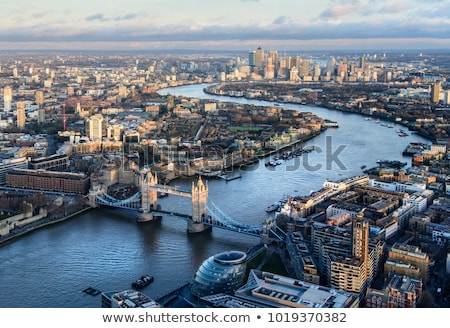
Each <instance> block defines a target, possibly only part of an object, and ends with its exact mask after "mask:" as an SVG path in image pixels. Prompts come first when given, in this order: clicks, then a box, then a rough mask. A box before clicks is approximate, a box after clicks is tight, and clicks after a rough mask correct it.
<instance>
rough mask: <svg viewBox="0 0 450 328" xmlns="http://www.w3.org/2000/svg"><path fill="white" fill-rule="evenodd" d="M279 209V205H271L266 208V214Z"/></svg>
mask: <svg viewBox="0 0 450 328" xmlns="http://www.w3.org/2000/svg"><path fill="white" fill-rule="evenodd" d="M279 208H280V205H279V204H272V205H269V206H267V208H266V212H268V213H270V212H274V211H276V210H277V209H279Z"/></svg>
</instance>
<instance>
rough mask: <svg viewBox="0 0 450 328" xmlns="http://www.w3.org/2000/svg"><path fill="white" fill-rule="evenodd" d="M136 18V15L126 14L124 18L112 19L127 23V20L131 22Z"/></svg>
mask: <svg viewBox="0 0 450 328" xmlns="http://www.w3.org/2000/svg"><path fill="white" fill-rule="evenodd" d="M137 17H138V14H134V13H133V14H127V15H125V16H118V17H116V18H114V20H115V21H116V22H117V21H127V20H133V19H135V18H137Z"/></svg>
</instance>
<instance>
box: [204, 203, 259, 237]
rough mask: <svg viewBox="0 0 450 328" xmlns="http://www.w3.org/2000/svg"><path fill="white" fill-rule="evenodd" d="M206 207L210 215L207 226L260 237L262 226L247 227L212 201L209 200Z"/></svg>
mask: <svg viewBox="0 0 450 328" xmlns="http://www.w3.org/2000/svg"><path fill="white" fill-rule="evenodd" d="M204 205H205V207H206V209H207V210H208V213H209V215H210V218H208V222H205V223H207V224H213V225H218V226H223V227H226V228H228V229H230V230H234V231H238V232H247V233H251V234H255V235H256V234H258V235H259V234H260V232H261V230H262V225H247V224H243V223H241V222H239V221H237V220H235V219H233V218H232V217H230V216H229V215H227V214H225V213H224V212H223V211H222V210H221V209H220V208H219V207H218V206H217V205H216V204H215V203H214V202H213V201H212V200H211V199H208V203H207V204H204Z"/></svg>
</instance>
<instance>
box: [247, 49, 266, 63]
mask: <svg viewBox="0 0 450 328" xmlns="http://www.w3.org/2000/svg"><path fill="white" fill-rule="evenodd" d="M248 62H249V65H250V66H252V67H257V68H262V67H263V66H264V50H263V49H261V47H258V49H256V50H253V51H250V53H249V58H248Z"/></svg>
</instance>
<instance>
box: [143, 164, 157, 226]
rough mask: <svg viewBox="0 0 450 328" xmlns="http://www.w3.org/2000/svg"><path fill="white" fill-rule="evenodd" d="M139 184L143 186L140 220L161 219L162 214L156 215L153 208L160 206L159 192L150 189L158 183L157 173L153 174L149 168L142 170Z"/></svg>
mask: <svg viewBox="0 0 450 328" xmlns="http://www.w3.org/2000/svg"><path fill="white" fill-rule="evenodd" d="M139 184H140V187H141V207H140V208H139V211H138V215H137V216H138V222H148V221H152V220H154V219H157V218H158V219H160V218H161V216H160V215H155V213H153V211H152V210H153V209H157V208H158V204H157V200H158V192H157V191H156V190H152V189H150V187H151V186H154V185H157V184H158V178H157V176H156V174H152V173H151V172H150V171H148V170H144V171H142V172H141V174H140V176H139Z"/></svg>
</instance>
